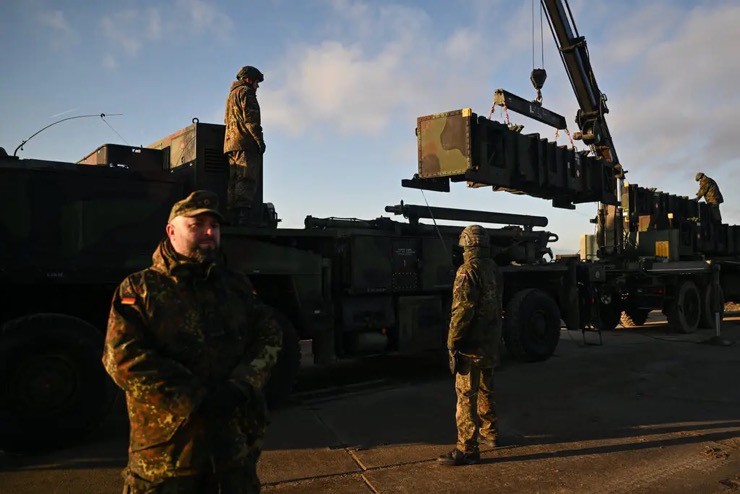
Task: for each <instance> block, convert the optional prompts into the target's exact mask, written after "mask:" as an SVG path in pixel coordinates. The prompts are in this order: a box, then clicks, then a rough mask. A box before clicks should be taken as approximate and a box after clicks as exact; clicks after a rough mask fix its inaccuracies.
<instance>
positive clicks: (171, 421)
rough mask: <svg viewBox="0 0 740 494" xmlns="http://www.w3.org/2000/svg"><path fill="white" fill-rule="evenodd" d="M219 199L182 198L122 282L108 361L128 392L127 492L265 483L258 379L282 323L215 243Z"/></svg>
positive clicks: (269, 363) (232, 488)
mask: <svg viewBox="0 0 740 494" xmlns="http://www.w3.org/2000/svg"><path fill="white" fill-rule="evenodd" d="M221 220H223V218H222V216H221V214H220V213H219V211H218V197H217V196H216V194H214V193H213V192H210V191H205V190H199V191H196V192H193V193H192V194H190V195H189V196H188V197H187V198H185V199H183V200H181V201H179V202H177V203H175V205H174V206H173V207H172V211H171V212H170V217H169V221H168V223H167V228H166V233H167V236H166V237H165V238H164V239H163V240H162V241H161V242H160V244H159V246H158V247H157V249H156V250H155V251H154V255H153V256H152V260H153V262H152V266H151V267H149V268H147V269H145V270H143V271H140V272H138V273H134V274H132V275H130V276H129V277H127V278H126V279H125V280H124V281H123V283H121V285H120V286H119V287H118V290H117V291H116V293H115V295H114V297H113V302H112V307H111V312H110V319H109V321H108V332H107V335H106V341H105V350H104V355H103V363H104V365H105V369H106V371H107V372H108V373H109V374H110V375H111V377H112V378H113V380H114V381H115V382H116V384H118V386H120V387H121V388H122V389H123V390H124V391H125V392H126V403H127V406H128V416H129V420H130V423H131V433H130V445H129V461H128V466H127V468H126V469H125V470H124V472H123V477H124V481H125V487H124V493H131V494H134V493H144V492H146V493H170V492H177V493H193V494H195V493H210V492H213V493H216V492H222V493H252V492H259V490H260V485H259V480H258V478H257V471H256V466H257V460H258V458H259V455H260V452H261V448H262V439H263V435H264V431H265V428H266V425H267V411H266V407H265V401H264V397H263V394H262V388H263V386H264V385H265V382H266V381H267V379H268V377H269V373H270V370H271V369H272V367H273V366H274V365H275V362H276V361H277V357H278V352H279V351H280V348H281V343H282V331H281V329H280V326H279V325H278V322H277V320H276V319H275V317H274V315H273V312H272V310H271V309H270V308H269V307H267V306H266V305H264V304H263V303H261V302H260V300H259V299H258V298H257V296H256V295H255V293H254V291H253V288H252V285H251V284H250V282H249V280H248V279H247V277H246V276H244V275H242V274H240V273H237V272H235V271H232V270H230V269H228V268H227V267H226V265H225V261H224V258H223V256H222V254H221V252H220V250H219V245H220V222H221Z"/></svg>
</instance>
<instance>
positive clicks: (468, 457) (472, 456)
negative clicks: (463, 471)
mask: <svg viewBox="0 0 740 494" xmlns="http://www.w3.org/2000/svg"><path fill="white" fill-rule="evenodd" d="M437 462H439V463H440V464H441V465H447V466H452V467H459V466H461V465H475V464H476V463H480V453H479V452H478V451H476V452H474V453H463V452H462V451H460V450H459V449H453V450H452V451H450V452H449V453H445V454H443V455H441V456H440V457H438V458H437Z"/></svg>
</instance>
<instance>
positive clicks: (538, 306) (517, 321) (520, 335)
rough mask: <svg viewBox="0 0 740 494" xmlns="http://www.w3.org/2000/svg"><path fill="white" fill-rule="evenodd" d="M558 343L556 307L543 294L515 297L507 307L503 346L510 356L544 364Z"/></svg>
mask: <svg viewBox="0 0 740 494" xmlns="http://www.w3.org/2000/svg"><path fill="white" fill-rule="evenodd" d="M559 340H560V310H559V309H558V304H557V303H555V301H554V300H553V299H552V297H550V296H549V295H548V294H547V293H545V292H543V291H542V290H537V289H534V288H530V289H527V290H522V291H520V292H518V293H516V294H515V295H514V296H513V297H512V298H511V300H509V303H508V304H507V305H506V317H505V319H504V342H505V343H506V350H507V352H508V354H509V355H511V356H512V357H514V358H517V359H521V360H527V361H530V362H533V361H541V360H547V359H548V358H549V357H550V356H551V355H552V354H553V352H554V351H555V348H556V347H557V346H558V341H559Z"/></svg>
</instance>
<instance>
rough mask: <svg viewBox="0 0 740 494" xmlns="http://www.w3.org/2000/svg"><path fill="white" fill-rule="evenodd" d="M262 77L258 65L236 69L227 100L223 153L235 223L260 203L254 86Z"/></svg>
mask: <svg viewBox="0 0 740 494" xmlns="http://www.w3.org/2000/svg"><path fill="white" fill-rule="evenodd" d="M264 79H265V77H264V75H263V74H262V72H260V71H259V70H258V69H257V68H255V67H252V66H251V65H247V66H245V67H242V68H241V69H239V72H237V74H236V81H234V82H233V83H231V89H230V90H229V96H228V98H227V99H226V114H225V116H224V123H225V124H226V134H225V136H224V153H225V154H226V155H227V157H228V160H229V165H230V166H229V186H228V190H227V209H228V212H229V216H230V219H231V220H232V221H233V222H234V223H235V224H247V223H248V222H249V217H250V213H251V210H252V208H253V207H254V205H255V203H256V202H258V201H259V202H260V203H261V202H262V155H263V154H264V153H265V139H264V136H263V135H262V119H261V116H260V105H259V103H258V102H257V88H258V87H259V84H260V82H262V81H263V80H264Z"/></svg>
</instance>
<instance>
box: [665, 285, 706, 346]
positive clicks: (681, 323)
mask: <svg viewBox="0 0 740 494" xmlns="http://www.w3.org/2000/svg"><path fill="white" fill-rule="evenodd" d="M701 307H702V302H701V297H700V296H699V289H698V288H696V283H694V282H693V281H691V280H685V281H683V282H681V284H680V285H679V286H678V290H676V297H675V299H674V300H673V302H672V303H671V306H670V307H669V308H668V311H667V312H666V318H667V319H668V326H670V328H671V329H673V330H674V331H677V332H679V333H693V332H694V331H696V328H698V327H699V320H700V319H701Z"/></svg>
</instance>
